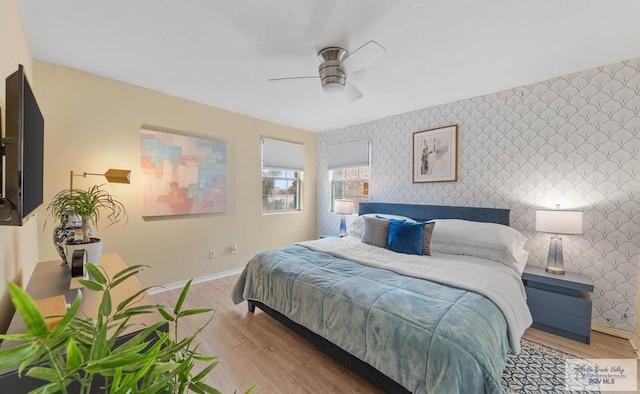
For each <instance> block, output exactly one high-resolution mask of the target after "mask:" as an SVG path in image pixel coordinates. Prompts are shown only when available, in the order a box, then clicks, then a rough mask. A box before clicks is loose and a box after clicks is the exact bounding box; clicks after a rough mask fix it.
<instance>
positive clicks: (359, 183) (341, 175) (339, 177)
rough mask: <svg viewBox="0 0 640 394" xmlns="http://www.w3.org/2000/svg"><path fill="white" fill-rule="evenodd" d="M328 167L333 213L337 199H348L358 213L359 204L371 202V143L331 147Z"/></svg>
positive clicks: (363, 142) (360, 142)
mask: <svg viewBox="0 0 640 394" xmlns="http://www.w3.org/2000/svg"><path fill="white" fill-rule="evenodd" d="M328 167H329V179H330V182H331V190H330V197H331V202H330V205H331V211H333V210H334V201H335V200H336V199H347V200H352V201H353V203H354V204H353V207H354V209H355V210H356V212H357V210H358V203H360V202H361V201H368V200H369V141H357V142H350V143H347V144H342V145H334V146H330V147H329V150H328Z"/></svg>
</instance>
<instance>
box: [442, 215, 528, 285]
mask: <svg viewBox="0 0 640 394" xmlns="http://www.w3.org/2000/svg"><path fill="white" fill-rule="evenodd" d="M432 221H434V222H436V226H435V228H434V230H433V235H432V236H431V251H432V252H439V253H448V254H461V255H467V256H475V257H480V258H484V259H489V260H494V261H498V262H500V263H503V264H505V265H507V266H510V267H513V268H514V269H516V270H517V271H518V272H520V273H522V271H523V270H524V266H525V265H526V264H527V259H528V258H529V253H528V252H527V251H526V250H524V244H525V243H526V242H527V238H526V237H525V236H524V235H522V234H521V233H520V232H519V231H518V230H516V229H514V228H512V227H509V226H505V225H502V224H497V223H482V222H473V221H469V220H459V219H435V220H432Z"/></svg>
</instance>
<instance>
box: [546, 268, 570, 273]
mask: <svg viewBox="0 0 640 394" xmlns="http://www.w3.org/2000/svg"><path fill="white" fill-rule="evenodd" d="M544 270H545V271H547V272H549V273H551V274H556V275H564V273H565V272H566V271H565V270H564V268H562V267H546V268H545V269H544Z"/></svg>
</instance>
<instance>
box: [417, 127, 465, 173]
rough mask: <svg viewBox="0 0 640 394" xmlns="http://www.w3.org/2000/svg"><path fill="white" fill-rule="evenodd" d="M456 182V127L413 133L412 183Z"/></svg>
mask: <svg viewBox="0 0 640 394" xmlns="http://www.w3.org/2000/svg"><path fill="white" fill-rule="evenodd" d="M457 180H458V125H457V124H455V125H451V126H445V127H438V128H436V129H429V130H423V131H417V132H415V133H413V183H419V182H455V181H457Z"/></svg>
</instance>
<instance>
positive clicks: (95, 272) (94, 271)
mask: <svg viewBox="0 0 640 394" xmlns="http://www.w3.org/2000/svg"><path fill="white" fill-rule="evenodd" d="M84 266H85V268H86V269H87V271H89V275H91V276H92V277H93V279H95V281H96V282H98V283H100V284H101V285H106V284H107V278H105V276H104V275H103V274H102V272H100V269H98V267H96V266H95V265H93V264H92V263H86V264H85V265H84Z"/></svg>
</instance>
